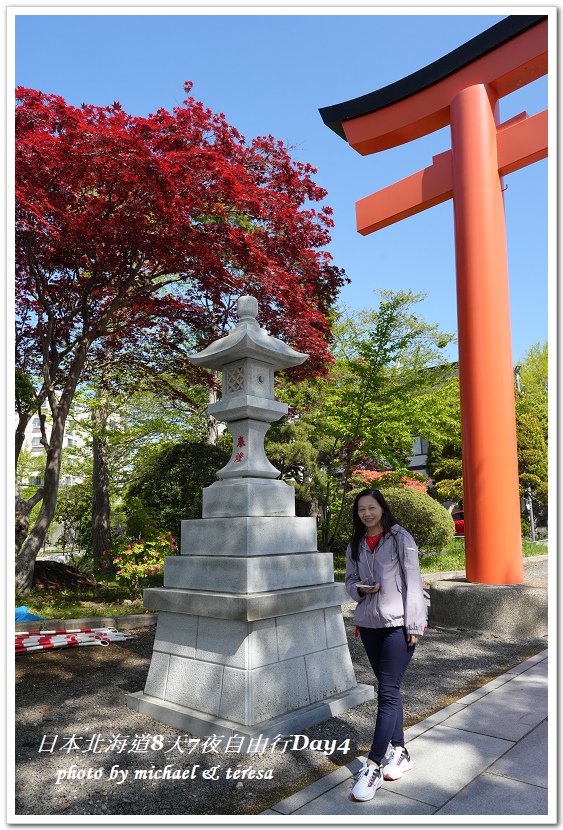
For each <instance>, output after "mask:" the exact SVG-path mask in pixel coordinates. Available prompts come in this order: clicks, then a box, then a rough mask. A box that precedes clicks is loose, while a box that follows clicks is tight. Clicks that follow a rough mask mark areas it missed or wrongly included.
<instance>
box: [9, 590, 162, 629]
mask: <svg viewBox="0 0 563 830" xmlns="http://www.w3.org/2000/svg"><path fill="white" fill-rule="evenodd" d="M147 587H148V586H147ZM20 605H27V608H28V610H29V611H30V612H31V613H32V614H39V616H41V617H45V618H46V619H57V620H72V619H75V618H77V617H120V616H123V615H124V614H142V613H144V612H145V610H146V609H145V607H144V605H143V598H142V596H140V597H134V596H132V595H131V591H130V590H129V589H127V588H125V587H123V586H121V585H117V584H116V583H111V582H105V583H100V584H99V585H97V586H96V587H92V588H88V587H85V586H81V587H80V588H72V589H70V588H66V589H60V590H57V591H53V590H49V591H41V590H37V589H34V590H32V591H30V592H29V593H28V594H20V593H16V607H17V606H20Z"/></svg>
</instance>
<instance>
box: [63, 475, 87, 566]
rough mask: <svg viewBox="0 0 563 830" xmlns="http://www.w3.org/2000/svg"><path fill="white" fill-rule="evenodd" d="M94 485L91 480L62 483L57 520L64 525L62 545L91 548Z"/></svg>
mask: <svg viewBox="0 0 563 830" xmlns="http://www.w3.org/2000/svg"><path fill="white" fill-rule="evenodd" d="M91 519H92V485H91V482H90V481H85V482H80V483H77V484H67V485H62V486H61V487H60V488H59V494H58V497H57V511H56V513H55V519H54V520H55V522H58V523H60V524H63V525H64V534H62V537H63V538H62V540H61V547H62V548H63V550H64V549H65V548H66V546H67V545H68V544H69V543H70V544H73V543H74V544H76V545H77V546H78V547H79V548H83V549H85V550H89V549H90V548H91V542H92V528H91Z"/></svg>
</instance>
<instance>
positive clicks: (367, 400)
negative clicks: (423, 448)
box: [268, 291, 457, 550]
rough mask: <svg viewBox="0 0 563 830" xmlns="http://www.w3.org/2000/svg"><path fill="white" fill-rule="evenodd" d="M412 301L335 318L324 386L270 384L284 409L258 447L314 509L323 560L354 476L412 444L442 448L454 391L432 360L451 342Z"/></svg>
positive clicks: (397, 464)
mask: <svg viewBox="0 0 563 830" xmlns="http://www.w3.org/2000/svg"><path fill="white" fill-rule="evenodd" d="M422 299H423V295H420V294H418V295H417V294H413V293H411V292H402V291H400V292H390V291H383V292H380V302H379V306H378V308H377V309H375V310H365V311H361V312H355V313H350V312H346V311H345V310H342V311H341V312H340V313H339V314H338V315H335V319H334V323H333V327H332V334H333V340H332V346H331V350H332V354H333V356H334V363H333V365H332V366H331V367H330V370H329V374H328V376H327V377H324V378H313V379H312V380H310V381H308V382H306V383H301V384H298V386H297V387H296V386H295V385H293V384H291V383H288V382H287V381H286V380H285V379H283V378H282V379H281V382H280V384H279V392H278V396H279V397H280V398H281V399H285V400H287V402H288V403H289V404H290V405H291V407H292V409H291V411H290V414H289V417H288V418H287V419H286V421H285V424H284V425H283V426H282V427H280V428H278V430H277V432H276V431H275V430H274V431H272V437H271V438H268V441H269V442H271V444H270V443H268V452H270V448H271V449H272V450H273V452H272V461H273V463H274V464H276V462H277V466H278V467H280V463H279V462H280V461H281V462H282V464H284V463H285V462H286V461H287V459H291V469H290V471H289V477H290V478H293V480H294V481H297V482H298V483H300V482H299V481H298V479H299V475H300V477H301V479H302V481H303V482H306V484H307V487H308V488H309V494H310V496H311V497H312V498H315V499H316V500H317V502H318V512H319V515H320V519H321V522H320V527H321V537H320V541H319V544H320V545H321V547H322V548H323V549H325V550H326V549H327V548H330V547H331V545H332V543H333V541H334V539H335V538H336V537H337V536H338V533H339V526H340V524H341V522H342V519H343V516H344V513H345V511H346V509H347V498H346V496H347V493H348V492H349V490H350V488H351V486H352V483H351V479H352V475H353V473H354V470H356V469H357V468H364V469H376V470H378V469H380V470H383V469H389V468H403V467H405V466H406V464H407V463H408V458H409V456H410V454H411V449H412V443H413V437H414V436H415V435H423V436H424V437H425V438H428V439H429V440H439V441H444V440H445V437H446V436H447V435H448V434H449V432H450V431H451V429H452V423H453V422H454V421H455V418H456V417H457V410H456V406H457V404H456V396H457V389H456V383H455V379H454V378H452V371H451V367H450V365H449V364H447V363H445V362H444V360H443V357H442V354H443V351H442V350H443V349H444V348H445V347H446V346H447V345H448V344H449V343H451V342H452V340H453V335H449V334H444V333H443V332H441V331H439V330H438V328H437V327H436V326H433V325H431V324H429V323H426V322H425V321H424V320H422V318H421V317H420V316H419V315H418V314H416V313H415V312H414V310H413V309H414V306H415V305H416V304H417V303H419V302H420V301H421V300H422ZM284 430H285V432H284ZM298 439H299V440H298ZM280 443H281V444H284V443H289V445H290V447H289V448H287V449H282V448H281V447H280V446H279V445H280ZM307 445H310V446H311V447H312V448H313V452H311V450H310V448H308V447H307ZM306 447H307V449H306ZM299 468H300V469H301V472H300V473H299V474H297V475H296V469H297V470H299ZM284 477H288V475H287V472H286V474H285V475H284Z"/></svg>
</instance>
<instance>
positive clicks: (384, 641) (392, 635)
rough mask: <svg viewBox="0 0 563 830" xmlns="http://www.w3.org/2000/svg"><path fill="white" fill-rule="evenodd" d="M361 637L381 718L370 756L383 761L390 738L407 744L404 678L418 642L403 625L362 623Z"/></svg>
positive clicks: (395, 741)
mask: <svg viewBox="0 0 563 830" xmlns="http://www.w3.org/2000/svg"><path fill="white" fill-rule="evenodd" d="M360 637H361V638H362V643H363V646H364V648H365V650H366V654H367V656H368V659H369V662H370V663H371V667H372V669H373V671H374V673H375V676H376V677H377V683H378V690H377V719H376V721H375V731H374V733H373V742H372V745H371V749H370V751H369V754H368V758H369V759H370V760H371V761H375V762H376V764H380V763H381V761H382V760H383V758H384V756H385V753H386V751H387V747H388V746H389V742H391V744H392V745H393V746H404V741H405V733H404V731H403V701H402V698H401V681H402V679H403V675H404V673H405V670H406V668H407V666H408V664H409V662H410V659H411V657H412V656H413V654H414V650H415V648H416V646H414V645H413V646H409V645H408V644H407V633H406V629H405V628H404V627H403V626H401V627H399V628H363V627H360Z"/></svg>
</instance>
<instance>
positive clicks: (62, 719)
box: [15, 563, 547, 817]
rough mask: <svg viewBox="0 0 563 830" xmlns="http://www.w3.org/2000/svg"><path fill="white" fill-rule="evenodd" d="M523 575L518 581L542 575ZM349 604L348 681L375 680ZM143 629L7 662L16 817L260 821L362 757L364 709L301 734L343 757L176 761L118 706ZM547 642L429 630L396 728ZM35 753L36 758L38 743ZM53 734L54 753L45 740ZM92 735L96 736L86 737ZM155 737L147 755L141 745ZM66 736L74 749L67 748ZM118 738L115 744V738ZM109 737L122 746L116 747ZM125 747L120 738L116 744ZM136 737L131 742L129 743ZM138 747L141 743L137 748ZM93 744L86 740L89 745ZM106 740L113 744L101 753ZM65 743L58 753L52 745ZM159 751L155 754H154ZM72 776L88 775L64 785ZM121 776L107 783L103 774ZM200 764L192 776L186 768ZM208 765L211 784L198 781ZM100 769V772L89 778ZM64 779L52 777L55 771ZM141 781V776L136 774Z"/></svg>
mask: <svg viewBox="0 0 563 830" xmlns="http://www.w3.org/2000/svg"><path fill="white" fill-rule="evenodd" d="M537 564H538V567H536V568H534V567H532V566H530V568H528V567H527V569H526V575H527V578H542V577H543V573H542V569H541V568H540V567H539V566H540V563H537ZM353 608H354V604H350V605H346V606H343V612H344V619H345V623H346V628H347V632H348V641H349V645H350V653H351V655H352V661H353V663H354V668H355V671H356V678H357V680H358V682H359V683H371V684H373V682H374V679H373V675H372V672H371V669H370V667H369V664H368V662H367V658H366V656H365V653H364V651H363V648H362V645H361V642H360V640H359V638H356V637H355V636H354V624H353V622H352V613H353ZM154 632H155V629H154V627H152V628H144V629H137V630H134V631H132V632H130V633H132V634H133V638H132V639H131V640H128V641H125V642H120V643H112V644H111V645H110V646H108V647H107V648H77V649H63V650H58V651H50V652H36V653H34V654H28V655H25V656H23V657H19V658H17V660H16V669H15V675H16V773H15V776H16V804H15V811H16V815H29V816H34V815H61V816H71V815H82V816H90V815H120V816H123V815H128V816H139V815H142V816H157V817H162V816H163V815H177V816H182V815H196V816H197V815H217V816H230V815H236V814H238V815H241V814H243V815H245V814H246V815H249V814H256V813H260V812H262V811H263V810H265V809H266V808H268V807H269V806H271V805H272V804H275V803H276V802H277V801H279V800H280V799H282V798H285V797H286V796H288V795H290V794H291V793H292V792H294V791H296V790H298V789H301V788H302V787H304V786H306V785H308V784H310V783H311V782H312V781H314V780H316V779H317V778H319V777H320V776H321V775H325V774H326V773H328V772H331V771H332V770H334V769H336V767H337V766H340V765H341V764H345V763H347V762H348V761H350V760H351V759H352V758H353V757H355V756H356V755H359V754H362V753H364V752H366V751H367V750H368V749H369V746H370V744H371V737H372V733H373V725H374V709H375V704H374V702H373V701H371V702H368V703H364V704H362V705H361V706H357V707H356V708H355V709H352V710H350V711H349V712H345V713H343V714H342V715H340V716H338V717H335V718H331V719H330V720H328V721H325V722H324V723H321V724H318V725H317V726H315V727H312V728H311V729H310V730H303V734H305V735H307V736H308V737H309V738H310V739H311V740H313V739H315V738H316V739H329V740H330V741H332V740H333V739H335V740H336V741H337V744H336V745H337V746H338V745H339V744H340V743H341V742H342V741H344V740H345V739H349V741H350V751H349V752H348V753H347V754H344V753H343V752H340V753H339V752H338V751H335V752H334V753H333V754H332V755H325V754H323V753H322V752H321V751H312V750H310V749H306V750H303V751H291V750H288V751H286V752H285V753H282V752H280V751H279V748H278V749H276V751H275V752H273V753H272V752H271V751H270V747H268V748H267V749H266V751H264V752H262V753H258V754H254V755H252V754H248V753H247V752H246V749H247V747H246V745H245V747H243V751H242V752H241V753H236V752H228V753H227V752H225V746H224V744H223V745H221V746H220V747H219V752H216V753H213V752H202V749H201V745H200V746H198V747H197V748H196V749H195V750H194V751H191V752H188V749H191V750H193V747H194V742H192V744H191V745H190V744H189V743H188V738H189V736H187V737H186V738H185V739H184V741H183V746H182V748H183V749H184V751H183V752H181V751H180V749H179V748H178V746H174V744H175V741H176V739H177V738H178V737H179V732H178V730H176V729H174V728H172V727H168V726H165V725H163V724H160V723H157V722H155V721H153V720H152V719H151V718H148V717H146V716H144V715H140V714H138V713H136V712H134V711H133V710H131V709H128V708H127V705H126V698H127V694H128V692H135V691H138V690H139V689H142V688H143V687H144V684H145V680H146V676H147V671H148V667H149V663H150V658H151V654H152V644H153V640H154ZM546 645H547V638H542V639H536V640H532V641H526V642H521V641H520V642H515V641H513V640H510V639H507V638H503V637H498V636H494V635H491V634H475V633H473V632H464V631H458V630H446V629H437V628H432V629H429V630H428V631H427V633H426V635H425V636H424V637H423V638H422V640H421V641H420V643H419V645H418V646H417V649H416V653H415V656H414V658H413V660H412V661H411V664H410V666H409V668H408V671H407V673H406V675H405V678H404V680H403V687H402V688H403V700H404V704H405V723H406V725H407V726H408V725H411V724H413V723H416V722H418V721H420V720H422V719H423V718H425V717H427V716H428V715H429V714H431V713H432V712H434V711H436V710H438V709H441V708H442V707H444V706H446V705H447V704H448V703H451V702H453V701H454V700H457V699H458V698H460V697H462V696H463V695H464V694H466V693H467V692H468V691H470V690H472V689H474V688H476V687H478V686H480V685H482V684H483V683H484V682H486V680H487V679H490V678H492V677H495V676H497V675H499V674H502V673H503V672H504V671H506V670H507V669H508V668H510V667H512V666H514V665H517V664H518V663H519V662H521V661H522V660H525V659H526V658H527V657H529V656H531V655H533V654H537V653H538V652H539V651H541V650H542V649H544V648H546ZM44 735H46V736H50V737H48V738H46V739H45V742H44V744H43V751H41V752H39V749H40V745H41V741H42V738H43V736H44ZM55 735H56V736H58V737H57V742H56V743H55V744H54V747H53V751H52V752H49V751H46V750H48V748H49V747H51V746H53V744H52V740H53V737H52V736H55ZM97 735H99V736H100V737H99V738H97V739H96V736H97ZM147 735H150V736H153V739H152V740H153V741H154V736H161V738H160V741H159V740H157V742H156V745H155V747H154V748H150V747H148V746H147V745H146V736H147ZM72 736H74V747H75V748H72V742H69V739H71V738H72ZM116 736H119V737H116ZM119 738H121V739H122V741H121V744H120V743H119ZM125 738H126V740H125V741H124V740H123V739H125ZM135 738H137V742H136V743H135ZM142 739H144V740H142ZM96 740H97V743H96ZM112 740H113V745H112ZM65 744H66V745H67V748H63V747H64V746H65ZM159 746H160V748H159ZM167 764H168V765H170V770H171V773H170V774H172V773H173V771H174V770H185V769H188V770H190V773H189V774H193V775H194V778H193V779H191V778H186V779H185V780H181V779H180V780H177V779H167V780H154V779H153V780H134V774H135V773H134V771H135V770H137V769H145V770H147V771H149V772H150V771H151V770H153V769H154V770H161V769H163V768H164V767H165V766H166V765H167ZM72 765H75V767H74V771H75V772H76V770H80V771H84V772H80V773H79V774H80V775H81V776H82V775H86V776H87V775H88V770H90V775H91V776H93V775H94V774H96V775H97V776H101V777H98V778H94V777H90V778H88V777H86V778H82V777H81V778H80V779H77V778H71V777H70V775H71V774H72V769H73V767H72ZM114 765H117V766H118V767H119V769H120V770H122V771H124V772H125V771H128V775H127V778H126V780H125V781H124V782H122V783H120V781H121V779H122V773H119V775H118V777H117V779H115V780H110V772H111V769H112V767H114ZM196 765H199V767H196ZM214 766H217V767H218V769H217V773H216V775H217V776H218V780H213V779H209V780H206V779H204V778H202V776H201V773H202V771H203V770H205V769H210V768H212V767H214ZM249 767H252V768H254V769H255V770H261V771H263V772H265V771H266V770H271V773H269V775H271V779H270V778H268V779H262V780H258V779H254V780H252V779H245V780H238V781H237V780H234V779H229V780H228V779H227V778H226V773H227V770H228V769H229V768H232V769H238V768H240V769H245V768H249ZM98 770H102V772H101V773H100V772H98ZM61 771H67V776H69V777H65V778H64V779H62V780H60V781H59V783H57V778H59V779H61V778H62V772H61ZM147 774H149V773H147Z"/></svg>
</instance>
